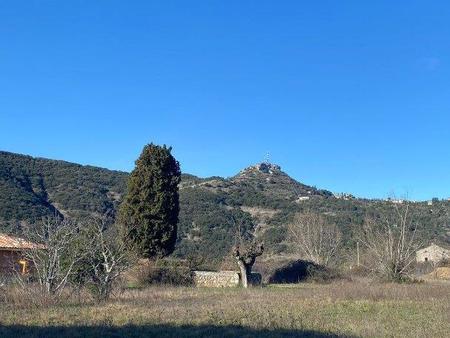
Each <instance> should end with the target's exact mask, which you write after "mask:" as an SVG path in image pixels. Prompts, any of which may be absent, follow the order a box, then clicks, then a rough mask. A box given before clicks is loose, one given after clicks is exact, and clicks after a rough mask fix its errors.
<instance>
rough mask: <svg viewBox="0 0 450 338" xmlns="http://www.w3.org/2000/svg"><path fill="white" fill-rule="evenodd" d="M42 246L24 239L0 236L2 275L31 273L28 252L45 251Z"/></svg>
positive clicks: (0, 267) (0, 269)
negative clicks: (26, 254) (26, 256)
mask: <svg viewBox="0 0 450 338" xmlns="http://www.w3.org/2000/svg"><path fill="white" fill-rule="evenodd" d="M43 248H44V247H43V246H42V245H39V244H36V243H32V242H28V241H26V240H24V239H22V238H18V237H13V236H9V235H6V234H0V275H1V276H3V275H10V274H12V273H14V272H18V273H20V274H22V275H24V274H26V273H28V272H29V270H30V268H31V264H30V262H29V261H28V260H27V259H25V257H24V253H25V252H26V251H27V250H32V249H43Z"/></svg>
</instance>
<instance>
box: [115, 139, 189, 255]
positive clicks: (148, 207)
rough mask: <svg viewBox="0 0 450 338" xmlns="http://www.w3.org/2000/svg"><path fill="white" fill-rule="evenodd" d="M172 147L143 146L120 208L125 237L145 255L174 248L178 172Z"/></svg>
mask: <svg viewBox="0 0 450 338" xmlns="http://www.w3.org/2000/svg"><path fill="white" fill-rule="evenodd" d="M171 150H172V148H170V147H169V148H167V147H166V146H165V145H164V146H162V147H161V146H157V145H154V144H153V143H152V144H148V145H146V146H145V147H144V149H143V150H142V153H141V156H140V157H139V158H138V159H137V161H136V167H135V168H134V170H133V172H132V173H131V175H130V178H129V180H128V190H127V195H126V196H125V198H124V201H123V202H122V205H121V207H120V211H119V217H118V220H119V223H120V225H121V226H122V227H123V229H124V235H125V236H126V238H125V240H126V241H127V242H128V243H129V244H130V247H131V248H133V249H135V250H136V252H137V253H138V254H139V255H141V256H142V257H145V258H155V257H164V256H166V255H169V254H170V253H172V251H173V250H174V247H175V241H176V238H177V223H178V213H179V210H180V208H179V195H178V184H179V182H180V175H181V173H180V166H179V163H178V162H177V161H176V160H175V158H174V157H173V156H172V154H171Z"/></svg>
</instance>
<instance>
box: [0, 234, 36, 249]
mask: <svg viewBox="0 0 450 338" xmlns="http://www.w3.org/2000/svg"><path fill="white" fill-rule="evenodd" d="M43 248H44V246H43V245H42V244H36V243H33V242H29V241H26V240H24V239H22V238H19V237H13V236H9V235H6V234H0V250H26V249H43Z"/></svg>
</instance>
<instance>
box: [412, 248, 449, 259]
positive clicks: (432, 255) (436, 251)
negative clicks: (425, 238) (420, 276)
mask: <svg viewBox="0 0 450 338" xmlns="http://www.w3.org/2000/svg"><path fill="white" fill-rule="evenodd" d="M448 258H450V251H449V250H446V249H444V248H441V247H439V246H437V245H433V246H429V247H428V248H424V249H422V250H419V251H417V253H416V260H417V262H419V263H421V262H434V263H437V262H440V261H441V260H443V259H448Z"/></svg>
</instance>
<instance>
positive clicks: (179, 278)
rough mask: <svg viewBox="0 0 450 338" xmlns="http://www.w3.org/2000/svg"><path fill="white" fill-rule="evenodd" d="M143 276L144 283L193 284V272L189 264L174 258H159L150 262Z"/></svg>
mask: <svg viewBox="0 0 450 338" xmlns="http://www.w3.org/2000/svg"><path fill="white" fill-rule="evenodd" d="M141 278H142V281H141V282H142V284H144V285H145V284H159V285H174V286H189V285H192V284H193V274H192V271H191V269H190V268H189V266H188V264H187V263H186V262H184V261H181V260H173V259H172V260H170V259H159V260H156V261H151V262H149V264H148V265H147V266H146V269H145V270H144V273H143V275H142V277H141Z"/></svg>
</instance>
